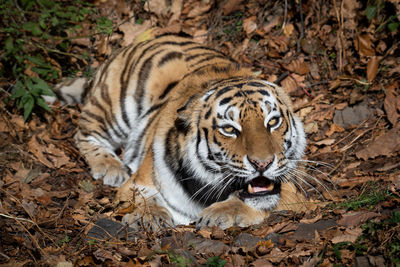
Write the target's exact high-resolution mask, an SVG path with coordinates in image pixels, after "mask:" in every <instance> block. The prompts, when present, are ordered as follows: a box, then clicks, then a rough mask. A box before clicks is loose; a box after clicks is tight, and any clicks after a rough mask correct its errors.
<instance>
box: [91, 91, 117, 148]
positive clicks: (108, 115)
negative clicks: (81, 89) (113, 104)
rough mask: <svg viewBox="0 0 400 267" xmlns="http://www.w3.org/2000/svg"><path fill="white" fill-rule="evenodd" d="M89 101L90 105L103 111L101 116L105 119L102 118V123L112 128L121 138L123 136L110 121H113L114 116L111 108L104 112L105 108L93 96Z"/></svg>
mask: <svg viewBox="0 0 400 267" xmlns="http://www.w3.org/2000/svg"><path fill="white" fill-rule="evenodd" d="M90 103H91V104H92V105H94V106H95V107H97V108H98V109H99V110H101V111H103V114H104V116H103V118H104V119H105V121H104V120H103V125H104V126H106V127H107V128H108V129H111V130H113V132H114V133H115V135H116V136H118V137H119V138H123V137H124V136H123V134H121V133H120V132H119V131H117V130H116V129H115V128H114V126H115V125H114V123H112V121H115V117H114V116H112V115H113V113H112V110H110V112H106V110H105V109H104V106H103V105H101V104H100V103H99V102H98V100H97V99H96V98H95V97H91V98H90ZM111 116H112V117H111ZM105 131H106V132H107V133H108V131H107V129H105ZM110 141H111V140H110Z"/></svg>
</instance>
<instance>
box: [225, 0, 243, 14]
mask: <svg viewBox="0 0 400 267" xmlns="http://www.w3.org/2000/svg"><path fill="white" fill-rule="evenodd" d="M242 2H243V0H228V1H225V4H224V6H223V7H222V13H223V14H224V16H226V15H229V14H231V13H232V12H234V11H237V10H240V9H241V8H242V6H241V5H240V4H241V3H242Z"/></svg>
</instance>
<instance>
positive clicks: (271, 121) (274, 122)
mask: <svg viewBox="0 0 400 267" xmlns="http://www.w3.org/2000/svg"><path fill="white" fill-rule="evenodd" d="M278 122H279V119H278V118H272V119H270V120H269V122H268V126H269V127H274V126H276V125H277V124H278Z"/></svg>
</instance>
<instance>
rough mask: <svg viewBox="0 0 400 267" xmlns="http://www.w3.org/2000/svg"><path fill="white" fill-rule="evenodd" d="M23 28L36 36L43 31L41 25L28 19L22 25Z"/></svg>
mask: <svg viewBox="0 0 400 267" xmlns="http://www.w3.org/2000/svg"><path fill="white" fill-rule="evenodd" d="M22 28H23V29H24V30H26V31H28V32H31V33H32V34H33V35H34V36H40V35H41V34H42V33H43V32H42V30H41V29H40V25H39V24H38V23H34V22H32V21H28V22H27V23H25V24H24V25H22Z"/></svg>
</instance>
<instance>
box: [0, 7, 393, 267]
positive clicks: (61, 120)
mask: <svg viewBox="0 0 400 267" xmlns="http://www.w3.org/2000/svg"><path fill="white" fill-rule="evenodd" d="M384 2H385V5H384V6H380V5H379V3H381V2H380V1H369V2H368V4H367V3H365V1H360V0H351V1H330V2H326V1H320V0H310V1H287V2H286V1H285V3H284V2H283V1H240V0H228V1H196V0H190V1H160V0H151V1H133V2H129V3H128V2H125V1H122V0H113V1H111V0H110V1H94V3H95V5H96V6H97V8H98V10H99V12H100V13H101V14H102V15H104V16H107V17H109V18H110V19H112V21H113V23H114V32H113V34H112V35H110V36H109V37H107V38H106V37H105V36H96V37H95V38H93V39H91V38H90V37H88V38H80V39H73V40H72V46H71V48H70V49H71V52H74V53H77V52H79V51H80V52H86V53H89V55H90V56H91V57H92V58H93V60H94V61H93V62H91V63H90V64H91V65H92V66H96V65H98V64H100V63H101V62H103V61H104V60H105V59H106V58H107V57H108V56H110V55H111V53H112V50H114V49H117V48H119V47H123V46H126V45H128V44H129V43H131V42H132V41H134V40H135V39H137V38H145V39H146V38H149V37H150V36H153V35H155V34H162V33H178V32H183V33H185V34H186V35H189V36H192V37H195V38H196V40H199V41H201V42H204V43H206V44H207V45H209V46H211V47H214V48H216V49H219V50H222V51H223V52H224V53H226V54H228V55H230V56H232V57H233V58H234V59H236V60H238V61H239V62H241V63H242V64H244V65H247V66H251V67H253V68H254V70H255V71H258V73H260V77H261V78H264V79H266V80H271V81H275V82H277V83H279V84H280V85H281V86H283V87H285V89H286V90H288V93H289V94H290V95H291V97H292V99H293V101H294V106H295V110H296V112H297V113H298V114H299V116H300V117H301V118H302V119H303V121H304V122H305V128H306V132H307V134H308V143H309V145H308V149H307V153H306V155H305V162H304V164H303V166H301V167H300V169H301V171H302V172H303V171H304V172H307V173H308V174H309V175H311V176H312V177H314V178H315V180H313V179H309V180H310V184H309V185H303V189H304V192H303V194H304V195H305V197H307V200H304V199H301V200H300V202H303V201H306V202H309V203H308V207H310V208H308V209H307V210H304V208H302V207H301V206H302V205H298V207H295V208H294V207H289V208H287V209H286V208H285V209H283V210H280V211H275V212H272V213H271V216H269V217H268V218H266V219H265V221H264V222H263V223H261V224H259V225H254V226H251V227H247V228H238V227H232V228H230V229H227V230H225V231H224V230H221V229H219V228H217V227H211V228H210V227H205V228H202V229H195V227H194V226H193V225H189V226H178V227H176V228H174V229H164V230H161V231H159V232H148V231H143V232H134V231H132V229H130V228H128V227H126V226H124V225H122V224H121V223H120V221H121V218H122V215H123V214H124V213H127V212H129V211H130V210H131V209H132V208H134V206H130V207H127V208H126V209H119V208H118V206H116V205H115V202H114V200H115V195H116V190H115V189H113V188H109V187H107V186H104V185H102V183H101V181H95V180H93V179H92V178H91V177H90V174H89V170H88V167H87V165H86V164H85V162H84V159H83V158H82V156H81V155H80V154H79V152H78V150H77V149H76V148H75V146H74V142H73V139H72V137H73V135H74V133H75V131H76V127H77V123H78V120H79V107H77V108H75V107H60V106H57V105H56V106H53V107H52V110H53V113H51V114H44V115H43V114H35V115H34V116H33V117H32V119H31V121H30V122H29V123H24V119H23V116H22V115H15V114H18V113H17V111H16V110H15V108H13V106H12V105H7V104H3V102H2V104H1V111H0V118H1V119H0V148H1V149H0V176H1V179H0V218H1V219H0V227H1V229H2V234H1V235H0V244H1V245H0V264H2V265H4V266H159V265H161V266H164V265H177V266H198V265H207V266H292V265H295V266H317V265H318V266H334V265H342V266H343V265H344V266H350V265H355V266H361V265H363V266H396V265H398V264H399V262H400V259H399V256H398V255H400V251H399V249H398V248H399V247H400V236H399V235H400V230H399V227H398V225H399V223H400V208H399V203H400V192H399V190H400V186H399V185H400V182H399V180H400V165H399V157H400V130H399V129H400V124H399V119H400V108H399V107H400V89H399V84H398V78H399V73H400V71H399V70H398V65H399V63H400V62H399V60H398V57H397V56H396V55H398V54H399V52H400V51H399V48H398V41H396V40H399V39H400V33H399V29H398V28H397V29H395V30H394V31H390V30H389V28H388V27H387V22H386V21H385V20H384V19H385V18H386V19H388V18H390V19H391V21H393V22H396V21H395V18H397V17H396V13H393V12H395V10H396V8H397V12H399V11H400V8H399V7H397V6H396V1H384ZM373 8H376V9H377V10H378V9H379V13H377V14H378V15H374V16H375V17H372V18H369V17H367V15H366V14H368V15H369V16H372V15H371V14H372V13H371V14H370V13H368V12H371V10H372V9H373ZM366 10H368V12H367V11H366ZM364 11H365V12H364ZM391 12H392V13H391ZM398 14H399V13H397V15H398ZM385 16H386V17H385ZM397 22H398V20H397ZM378 29H379V30H378ZM88 33H90V31H89V29H88V28H82V29H80V35H82V36H84V35H87V34H88ZM91 45H94V47H97V51H93V50H90V49H88V46H91ZM49 56H51V55H49ZM52 60H53V61H54V65H57V66H63V65H64V64H63V62H59V61H58V60H59V59H58V58H56V57H54V58H52ZM70 60H71V62H68V65H71V64H72V65H75V66H79V67H80V68H81V71H79V72H78V76H79V75H82V73H83V69H84V68H85V67H86V66H87V65H88V64H89V63H88V62H87V61H85V60H81V62H80V61H79V60H78V61H77V59H76V58H71V59H70ZM8 82H13V81H8ZM1 98H2V100H4V99H5V98H6V96H3V95H2V96H1ZM290 190H292V189H290V188H288V192H289V193H290ZM396 225H397V226H396Z"/></svg>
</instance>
